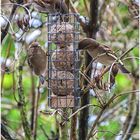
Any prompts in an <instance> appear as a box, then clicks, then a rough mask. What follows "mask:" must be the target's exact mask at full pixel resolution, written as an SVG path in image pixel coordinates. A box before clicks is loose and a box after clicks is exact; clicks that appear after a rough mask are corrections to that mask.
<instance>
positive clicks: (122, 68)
mask: <svg viewBox="0 0 140 140" xmlns="http://www.w3.org/2000/svg"><path fill="white" fill-rule="evenodd" d="M118 66H119V69H120V70H121V71H122V72H123V73H130V71H128V70H127V69H126V68H125V67H124V65H122V64H120V63H119V64H118Z"/></svg>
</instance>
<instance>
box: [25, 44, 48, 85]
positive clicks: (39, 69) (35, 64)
mask: <svg viewBox="0 0 140 140" xmlns="http://www.w3.org/2000/svg"><path fill="white" fill-rule="evenodd" d="M27 57H28V64H29V66H30V68H31V69H32V71H33V72H34V73H35V74H36V75H38V76H39V78H40V82H41V83H42V84H43V83H44V81H46V80H45V76H46V72H47V55H46V53H45V52H44V50H42V49H41V46H40V45H39V43H38V42H33V43H32V44H31V45H30V46H29V48H28V49H27Z"/></svg>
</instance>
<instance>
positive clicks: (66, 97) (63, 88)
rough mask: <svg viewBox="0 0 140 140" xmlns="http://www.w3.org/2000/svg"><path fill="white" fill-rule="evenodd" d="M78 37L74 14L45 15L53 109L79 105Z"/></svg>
mask: <svg viewBox="0 0 140 140" xmlns="http://www.w3.org/2000/svg"><path fill="white" fill-rule="evenodd" d="M54 17H55V18H56V19H57V21H56V22H54V20H53V18H54ZM64 17H68V19H69V20H68V22H64V20H62V19H63V18H64ZM79 34H80V31H79V22H78V21H77V15H76V14H74V13H69V14H49V15H48V99H49V100H48V102H49V106H50V107H52V108H73V107H78V105H79V104H78V103H79V99H80V94H79V89H80V88H79V55H78V51H77V48H78V42H79ZM54 44H55V45H56V46H55V47H54Z"/></svg>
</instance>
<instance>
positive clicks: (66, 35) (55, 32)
mask: <svg viewBox="0 0 140 140" xmlns="http://www.w3.org/2000/svg"><path fill="white" fill-rule="evenodd" d="M50 32H51V38H50V40H51V41H52V42H53V43H55V44H56V45H58V46H59V47H60V48H63V47H66V46H68V45H70V44H71V43H72V41H73V32H74V31H73V26H72V25H70V24H69V23H67V22H61V23H59V24H55V25H52V26H51V31H50Z"/></svg>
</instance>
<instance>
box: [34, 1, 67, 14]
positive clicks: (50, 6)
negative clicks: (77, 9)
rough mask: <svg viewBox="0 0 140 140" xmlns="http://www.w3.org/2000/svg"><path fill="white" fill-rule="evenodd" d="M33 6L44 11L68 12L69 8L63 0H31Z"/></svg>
mask: <svg viewBox="0 0 140 140" xmlns="http://www.w3.org/2000/svg"><path fill="white" fill-rule="evenodd" d="M33 5H34V8H35V9H36V10H38V11H40V12H44V13H56V12H59V13H61V14H68V12H69V10H68V7H67V5H66V3H65V2H64V1H63V0H33Z"/></svg>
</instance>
